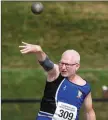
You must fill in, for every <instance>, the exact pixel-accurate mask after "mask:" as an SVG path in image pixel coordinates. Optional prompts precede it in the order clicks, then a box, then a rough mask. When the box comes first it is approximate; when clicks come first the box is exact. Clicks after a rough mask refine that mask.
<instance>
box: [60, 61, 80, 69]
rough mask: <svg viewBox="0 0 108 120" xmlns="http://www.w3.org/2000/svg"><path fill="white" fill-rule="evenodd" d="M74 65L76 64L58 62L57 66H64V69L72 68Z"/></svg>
mask: <svg viewBox="0 0 108 120" xmlns="http://www.w3.org/2000/svg"><path fill="white" fill-rule="evenodd" d="M76 64H78V63H74V64H69V63H64V62H59V65H60V66H63V65H65V66H66V68H69V67H70V66H74V65H76Z"/></svg>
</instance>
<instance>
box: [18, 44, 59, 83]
mask: <svg viewBox="0 0 108 120" xmlns="http://www.w3.org/2000/svg"><path fill="white" fill-rule="evenodd" d="M22 43H23V45H22V46H19V47H20V48H22V49H21V50H20V52H21V53H22V54H27V53H35V54H36V57H37V59H38V61H39V63H40V65H41V66H42V67H43V68H44V70H45V71H46V72H47V73H48V79H51V81H53V80H54V79H56V78H57V76H58V75H59V70H58V65H56V64H54V63H53V62H52V61H51V60H50V59H49V58H48V56H47V55H46V54H45V52H44V51H43V50H42V48H41V46H39V45H33V44H28V43H25V42H22Z"/></svg>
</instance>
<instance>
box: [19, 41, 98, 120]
mask: <svg viewBox="0 0 108 120" xmlns="http://www.w3.org/2000/svg"><path fill="white" fill-rule="evenodd" d="M22 44H23V45H22V46H19V48H21V50H20V52H21V53H22V54H28V53H34V54H35V55H36V57H37V59H38V60H39V61H44V60H45V58H46V54H45V53H44V51H43V50H42V48H41V46H39V45H33V44H28V43H25V42H22ZM79 67H80V55H79V53H78V52H77V51H75V50H67V51H65V52H64V53H63V54H62V56H61V60H60V62H59V64H54V68H53V69H52V70H50V71H48V72H47V80H48V81H49V82H51V81H54V80H55V79H56V78H57V77H58V76H59V74H60V73H61V75H62V76H64V77H67V78H68V80H69V81H71V82H73V83H75V84H77V85H81V86H83V85H85V84H86V81H85V80H83V79H82V78H81V77H80V76H79V75H77V74H76V72H77V70H78V69H79ZM84 106H85V115H86V120H96V116H95V112H94V110H93V107H92V97H91V93H89V94H88V95H87V96H86V98H85V100H84Z"/></svg>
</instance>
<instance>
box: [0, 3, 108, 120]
mask: <svg viewBox="0 0 108 120" xmlns="http://www.w3.org/2000/svg"><path fill="white" fill-rule="evenodd" d="M32 3H33V2H15V1H14V2H1V5H2V8H1V20H2V21H1V29H2V33H1V34H2V36H1V37H2V46H1V47H2V54H1V55H2V81H1V90H2V99H4V98H10V99H11V98H12V99H15V98H24V99H26V98H41V97H42V95H43V90H44V85H45V79H46V75H45V72H44V71H43V69H42V68H41V67H40V66H39V64H38V62H37V60H36V57H35V55H33V54H29V55H22V54H21V53H20V51H19V47H18V46H19V45H21V42H22V41H24V42H28V43H32V44H39V45H41V46H42V48H43V50H44V51H45V52H46V53H47V54H48V56H49V57H50V58H51V60H53V61H54V62H55V63H57V62H58V61H59V59H60V57H61V54H62V53H63V52H64V51H65V50H67V49H75V50H77V51H78V52H79V53H80V55H81V68H80V70H79V71H78V73H79V74H80V75H81V76H82V77H83V78H84V79H86V80H87V81H88V82H89V83H90V84H91V87H92V96H93V98H102V85H108V54H107V53H108V2H107V1H106V2H75V1H73V2H42V3H43V5H44V12H43V13H42V14H40V15H34V14H33V13H32V12H31V4H32ZM93 106H94V109H95V112H96V116H97V120H108V103H101V102H100V103H97V102H93ZM1 110H2V117H1V118H2V119H3V120H7V119H8V120H19V119H20V120H35V117H36V114H37V112H38V110H39V103H14V104H2V106H1ZM83 114H84V112H83V108H82V111H81V115H80V119H82V120H84V118H83Z"/></svg>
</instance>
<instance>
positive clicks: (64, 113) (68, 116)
mask: <svg viewBox="0 0 108 120" xmlns="http://www.w3.org/2000/svg"><path fill="white" fill-rule="evenodd" d="M58 116H59V117H62V118H64V119H68V120H72V118H73V113H71V112H68V111H64V110H60V113H59V114H58Z"/></svg>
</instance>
